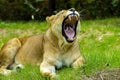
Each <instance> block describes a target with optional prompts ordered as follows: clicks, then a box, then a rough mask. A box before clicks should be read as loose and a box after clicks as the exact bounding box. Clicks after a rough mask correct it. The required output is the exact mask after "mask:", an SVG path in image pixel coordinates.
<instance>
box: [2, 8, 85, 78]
mask: <svg viewBox="0 0 120 80" xmlns="http://www.w3.org/2000/svg"><path fill="white" fill-rule="evenodd" d="M79 16H80V15H79V13H78V12H77V11H76V10H75V9H74V8H71V9H68V10H62V11H60V12H59V13H57V14H56V15H52V16H50V17H47V18H46V20H47V22H48V23H50V28H49V29H48V30H47V31H46V33H44V34H41V35H34V36H29V37H25V38H14V39H11V40H9V41H8V42H7V43H6V44H5V45H4V46H3V47H2V49H1V51H0V73H1V74H9V73H11V71H12V70H11V69H16V68H18V67H19V68H22V67H23V65H24V64H33V65H40V72H41V73H42V74H43V75H45V76H48V77H51V78H54V77H55V76H56V73H55V69H59V68H61V67H62V66H67V67H73V68H76V67H78V66H82V65H83V62H84V59H83V57H82V56H81V54H80V50H79V45H78V43H77V40H78V39H77V35H78V33H79V28H80V26H79V25H80V21H79Z"/></svg>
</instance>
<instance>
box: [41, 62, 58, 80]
mask: <svg viewBox="0 0 120 80" xmlns="http://www.w3.org/2000/svg"><path fill="white" fill-rule="evenodd" d="M40 72H41V73H42V75H44V76H46V77H50V78H54V77H55V76H56V73H55V66H54V65H51V64H49V63H47V62H42V63H41V65H40Z"/></svg>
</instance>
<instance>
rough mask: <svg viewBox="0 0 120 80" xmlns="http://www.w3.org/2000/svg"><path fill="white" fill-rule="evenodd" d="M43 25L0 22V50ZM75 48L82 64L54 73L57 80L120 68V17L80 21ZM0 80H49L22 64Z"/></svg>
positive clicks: (42, 29) (75, 79)
mask: <svg viewBox="0 0 120 80" xmlns="http://www.w3.org/2000/svg"><path fill="white" fill-rule="evenodd" d="M48 26H49V24H47V23H46V22H38V21H36V22H34V21H29V22H22V21H19V22H9V21H6V22H4V21H0V48H1V46H2V45H3V44H4V43H5V42H6V41H7V40H9V39H11V38H13V37H24V36H29V35H33V34H40V33H44V32H45V30H46V29H47V28H48ZM79 45H80V50H81V53H82V54H83V56H84V57H85V60H86V64H85V66H84V67H81V68H78V69H72V68H65V67H64V68H62V69H61V70H57V74H58V75H59V76H60V77H59V79H57V80H83V79H81V76H82V75H92V74H94V73H95V72H97V71H99V70H105V69H109V68H111V69H112V68H120V18H108V19H103V20H88V21H81V33H80V34H79ZM0 80H49V78H45V77H42V76H41V74H40V72H39V66H31V65H26V68H25V69H23V70H18V71H17V72H14V73H13V74H12V75H10V76H2V75H0Z"/></svg>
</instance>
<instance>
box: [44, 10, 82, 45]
mask: <svg viewBox="0 0 120 80" xmlns="http://www.w3.org/2000/svg"><path fill="white" fill-rule="evenodd" d="M79 16H80V15H79V13H78V12H77V11H76V10H75V9H74V8H71V9H68V10H62V11H60V12H59V13H57V14H56V15H52V16H50V17H47V18H46V20H47V22H49V23H50V24H51V26H52V31H53V32H54V34H55V35H56V36H58V37H59V38H61V37H62V38H63V39H64V40H65V41H66V42H68V43H72V42H74V41H75V39H76V35H77V33H78V32H79V24H80V21H79Z"/></svg>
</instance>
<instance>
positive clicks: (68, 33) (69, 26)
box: [62, 14, 78, 43]
mask: <svg viewBox="0 0 120 80" xmlns="http://www.w3.org/2000/svg"><path fill="white" fill-rule="evenodd" d="M77 24H78V15H77V14H70V15H68V16H67V17H66V18H65V19H64V20H63V24H62V35H63V36H64V37H65V39H66V40H67V42H69V43H71V42H73V41H74V39H75V36H76V28H77Z"/></svg>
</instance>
